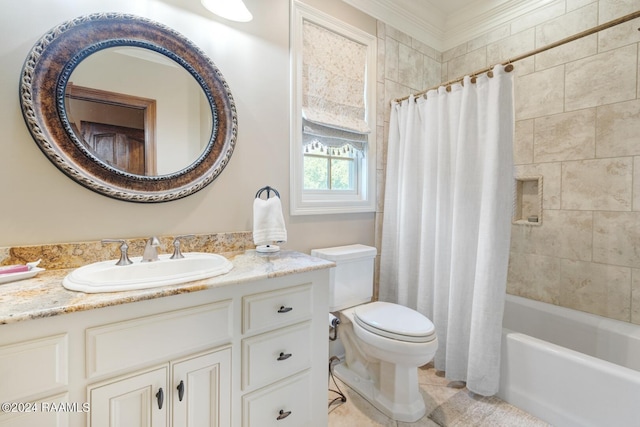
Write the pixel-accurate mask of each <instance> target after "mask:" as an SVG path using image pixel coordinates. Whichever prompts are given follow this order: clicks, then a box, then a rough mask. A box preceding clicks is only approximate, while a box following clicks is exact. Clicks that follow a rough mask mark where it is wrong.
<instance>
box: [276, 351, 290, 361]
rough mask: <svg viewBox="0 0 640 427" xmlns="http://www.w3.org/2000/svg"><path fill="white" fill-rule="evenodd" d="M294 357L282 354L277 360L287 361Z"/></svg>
mask: <svg viewBox="0 0 640 427" xmlns="http://www.w3.org/2000/svg"><path fill="white" fill-rule="evenodd" d="M291 356H292V354H291V353H282V352H281V353H280V356H278V359H277V360H287V359H288V358H290V357H291Z"/></svg>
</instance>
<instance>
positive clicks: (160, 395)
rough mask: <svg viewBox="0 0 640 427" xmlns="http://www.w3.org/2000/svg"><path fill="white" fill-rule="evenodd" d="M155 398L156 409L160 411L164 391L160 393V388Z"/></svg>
mask: <svg viewBox="0 0 640 427" xmlns="http://www.w3.org/2000/svg"><path fill="white" fill-rule="evenodd" d="M156 398H157V399H158V409H162V404H163V403H164V391H162V387H160V390H158V392H157V393H156Z"/></svg>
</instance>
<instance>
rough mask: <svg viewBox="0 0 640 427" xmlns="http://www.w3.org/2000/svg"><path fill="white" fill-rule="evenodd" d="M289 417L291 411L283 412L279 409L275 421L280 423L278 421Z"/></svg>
mask: <svg viewBox="0 0 640 427" xmlns="http://www.w3.org/2000/svg"><path fill="white" fill-rule="evenodd" d="M289 415H291V411H286V412H285V411H283V410H282V409H280V415H278V418H276V420H278V421H280V420H284V419H285V418H287V417H288V416H289Z"/></svg>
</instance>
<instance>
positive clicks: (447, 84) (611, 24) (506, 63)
mask: <svg viewBox="0 0 640 427" xmlns="http://www.w3.org/2000/svg"><path fill="white" fill-rule="evenodd" d="M635 18H640V10H638V11H636V12H633V13H630V14H628V15H624V16H621V17H620V18H617V19H614V20H611V21H609V22H605V23H604V24H600V25H598V26H596V27H593V28H590V29H588V30H585V31H582V32H580V33H577V34H574V35H573V36H570V37H566V38H564V39H562V40H558V41H557V42H554V43H551V44H548V45H546V46H543V47H541V48H538V49H535V50H532V51H530V52H527V53H523V54H522V55H519V56H516V57H514V58H511V59H508V60H506V61H504V62H502V63H501V65H504V66H506V67H508V68H506V69H505V71H507V72H509V71H511V70H513V65H512V64H511V63H512V62H516V61H520V60H521V59H525V58H528V57H530V56H533V55H537V54H538V53H541V52H544V51H546V50H549V49H553V48H554V47H558V46H561V45H563V44H566V43H569V42H572V41H575V40H578V39H581V38H582V37H586V36H590V35H591V34H595V33H597V32H600V31H602V30H606V29H607V28H611V27H615V26H616V25H620V24H622V23H625V22H627V21H631V20H632V19H635ZM638 30H639V31H640V28H639V29H638ZM493 67H494V66H493V65H492V66H490V67H486V68H483V69H482V70H478V71H474V72H473V73H471V74H468V75H471V76H477V75H478V74H483V73H487V72H491V70H492V69H493ZM490 77H491V75H490ZM463 80H464V76H463V77H458V78H456V79H453V80H449V81H448V82H445V83H441V84H439V85H438V86H434V87H430V88H429V89H425V90H423V91H421V92H418V93H415V94H413V96H415V97H418V96H422V95H424V94H425V93H427V92H429V91H430V90H434V89H438V88H439V87H441V86H445V87H446V88H447V90H451V85H452V84H454V83H459V82H461V81H463ZM472 82H474V83H475V79H472ZM405 99H409V96H405V97H402V98H396V99H395V100H394V101H395V102H402V101H404V100H405Z"/></svg>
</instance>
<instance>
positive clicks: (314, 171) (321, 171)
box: [304, 156, 329, 190]
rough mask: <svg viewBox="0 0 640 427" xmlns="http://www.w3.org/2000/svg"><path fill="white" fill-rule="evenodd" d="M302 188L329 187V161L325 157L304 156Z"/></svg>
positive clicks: (320, 188)
mask: <svg viewBox="0 0 640 427" xmlns="http://www.w3.org/2000/svg"><path fill="white" fill-rule="evenodd" d="M304 189H305V190H328V189H329V162H328V161H327V159H326V158H322V157H311V156H304Z"/></svg>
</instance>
